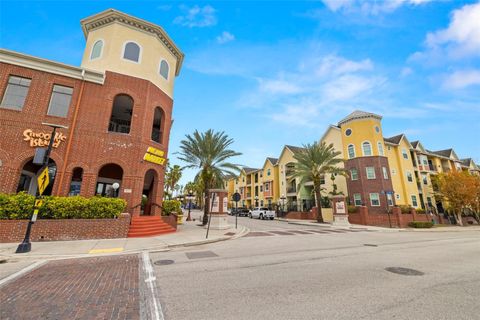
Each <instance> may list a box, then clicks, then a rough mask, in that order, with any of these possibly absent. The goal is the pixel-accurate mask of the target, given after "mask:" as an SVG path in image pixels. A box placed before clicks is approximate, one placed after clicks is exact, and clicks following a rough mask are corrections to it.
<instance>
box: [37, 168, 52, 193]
mask: <svg viewBox="0 0 480 320" xmlns="http://www.w3.org/2000/svg"><path fill="white" fill-rule="evenodd" d="M37 183H38V193H39V194H40V195H42V194H43V192H44V191H45V189H46V188H47V187H48V184H49V183H50V177H49V176H48V167H45V169H43V171H42V172H41V173H40V174H39V175H38V178H37Z"/></svg>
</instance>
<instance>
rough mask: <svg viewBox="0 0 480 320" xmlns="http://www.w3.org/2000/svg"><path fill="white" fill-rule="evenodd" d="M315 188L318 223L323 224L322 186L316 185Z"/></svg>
mask: <svg viewBox="0 0 480 320" xmlns="http://www.w3.org/2000/svg"><path fill="white" fill-rule="evenodd" d="M314 188H315V198H316V200H317V222H318V223H323V222H324V221H323V216H322V195H321V193H320V185H318V186H317V185H316V184H315V185H314Z"/></svg>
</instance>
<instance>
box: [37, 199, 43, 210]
mask: <svg viewBox="0 0 480 320" xmlns="http://www.w3.org/2000/svg"><path fill="white" fill-rule="evenodd" d="M41 206H43V200H42V199H35V208H40V207H41Z"/></svg>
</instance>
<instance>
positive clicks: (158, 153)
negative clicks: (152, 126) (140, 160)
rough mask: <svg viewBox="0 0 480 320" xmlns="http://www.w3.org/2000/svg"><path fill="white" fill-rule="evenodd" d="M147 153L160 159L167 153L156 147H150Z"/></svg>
mask: <svg viewBox="0 0 480 320" xmlns="http://www.w3.org/2000/svg"><path fill="white" fill-rule="evenodd" d="M147 152H148V153H151V154H153V155H156V156H159V157H163V156H164V155H165V152H163V151H162V150H160V149H157V148H154V147H148V149H147Z"/></svg>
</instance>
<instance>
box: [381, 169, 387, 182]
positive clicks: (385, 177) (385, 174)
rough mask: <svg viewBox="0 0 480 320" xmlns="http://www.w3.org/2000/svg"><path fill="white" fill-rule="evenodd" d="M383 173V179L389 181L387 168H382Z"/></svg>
mask: <svg viewBox="0 0 480 320" xmlns="http://www.w3.org/2000/svg"><path fill="white" fill-rule="evenodd" d="M382 171H383V179H385V180H387V179H388V170H387V168H385V167H382Z"/></svg>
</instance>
